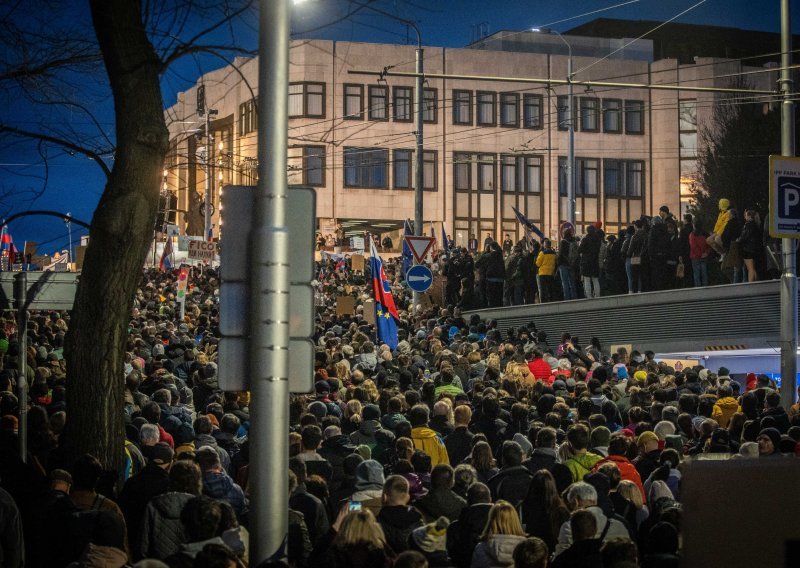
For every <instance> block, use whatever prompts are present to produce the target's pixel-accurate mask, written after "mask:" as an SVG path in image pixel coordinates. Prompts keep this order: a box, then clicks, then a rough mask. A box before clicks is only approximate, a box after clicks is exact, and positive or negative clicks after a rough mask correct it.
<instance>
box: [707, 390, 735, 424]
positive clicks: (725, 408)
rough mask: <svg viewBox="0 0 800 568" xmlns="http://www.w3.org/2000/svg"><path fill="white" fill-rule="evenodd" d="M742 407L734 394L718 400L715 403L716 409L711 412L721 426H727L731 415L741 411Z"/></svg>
mask: <svg viewBox="0 0 800 568" xmlns="http://www.w3.org/2000/svg"><path fill="white" fill-rule="evenodd" d="M741 411H742V407H741V406H739V403H738V402H736V399H735V398H733V397H732V396H726V397H724V398H721V399H719V400H718V401H717V403H716V404H715V405H714V410H713V411H712V413H711V418H713V419H714V420H716V421H717V423H718V424H719V426H720V428H727V427H728V424H729V423H730V421H731V417H732V416H733V415H734V414H736V413H737V412H741Z"/></svg>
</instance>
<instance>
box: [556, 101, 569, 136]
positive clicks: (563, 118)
mask: <svg viewBox="0 0 800 568" xmlns="http://www.w3.org/2000/svg"><path fill="white" fill-rule="evenodd" d="M568 103H569V97H567V96H566V95H559V96H558V97H557V98H556V109H557V111H558V129H559V130H567V129H568V128H569V120H570V118H571V117H570V116H569V104H568Z"/></svg>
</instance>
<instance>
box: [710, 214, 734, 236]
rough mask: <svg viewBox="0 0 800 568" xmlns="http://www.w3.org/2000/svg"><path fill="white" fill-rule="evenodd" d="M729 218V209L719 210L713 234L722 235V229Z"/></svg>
mask: <svg viewBox="0 0 800 568" xmlns="http://www.w3.org/2000/svg"><path fill="white" fill-rule="evenodd" d="M730 219H731V213H730V210H728V211H720V212H719V215H717V222H716V223H714V231H713V232H714V234H715V235H722V231H724V230H725V225H727V224H728V221H730Z"/></svg>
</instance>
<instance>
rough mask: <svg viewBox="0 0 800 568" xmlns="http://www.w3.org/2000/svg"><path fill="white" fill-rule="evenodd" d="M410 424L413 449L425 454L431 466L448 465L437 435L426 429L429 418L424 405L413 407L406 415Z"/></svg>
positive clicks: (448, 460)
mask: <svg viewBox="0 0 800 568" xmlns="http://www.w3.org/2000/svg"><path fill="white" fill-rule="evenodd" d="M408 418H409V420H410V422H411V440H412V441H413V442H414V447H415V448H417V449H418V450H420V451H423V452H425V453H426V454H428V456H430V458H431V465H432V466H434V467H435V466H437V465H439V464H449V463H450V458H449V457H448V455H447V448H446V447H445V445H444V442H443V441H442V439H441V438H440V437H439V435H438V434H437V433H436V432H435V431H434V430H432V429H430V428H428V420H429V418H430V414H429V410H428V407H427V406H425V405H424V404H417V405H415V406H414V407H413V408H412V409H411V410H410V411H409V413H408Z"/></svg>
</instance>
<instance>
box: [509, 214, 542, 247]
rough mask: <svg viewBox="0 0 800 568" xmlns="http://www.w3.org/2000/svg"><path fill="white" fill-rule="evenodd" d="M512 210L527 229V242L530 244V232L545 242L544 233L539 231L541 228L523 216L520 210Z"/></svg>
mask: <svg viewBox="0 0 800 568" xmlns="http://www.w3.org/2000/svg"><path fill="white" fill-rule="evenodd" d="M511 209H513V210H514V214H515V215H516V216H517V220H518V221H519V222H520V223H522V226H523V227H525V237H526V238H525V242H526V243H527V242H528V239H527V236H528V231H530V232H531V233H533V234H534V235H536V236H537V237H539V240H544V238H545V237H544V233H543V232H542V231H540V230H539V227H537V226H536V225H534V224H533V221H531V220H530V219H528V218H527V217H526V216H525V215H523V214H522V213H521V212H520V210H519V209H517V208H516V207H512V208H511Z"/></svg>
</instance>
